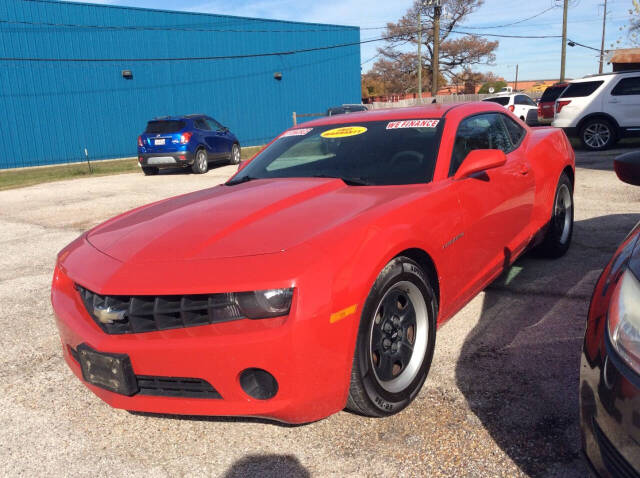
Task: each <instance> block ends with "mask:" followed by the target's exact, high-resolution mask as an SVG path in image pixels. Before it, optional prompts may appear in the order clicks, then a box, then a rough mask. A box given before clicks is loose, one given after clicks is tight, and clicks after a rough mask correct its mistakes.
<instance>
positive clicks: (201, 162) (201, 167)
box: [191, 148, 209, 174]
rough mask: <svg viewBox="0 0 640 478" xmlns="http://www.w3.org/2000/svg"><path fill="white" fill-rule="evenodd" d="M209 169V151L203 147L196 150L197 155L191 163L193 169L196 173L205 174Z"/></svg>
mask: <svg viewBox="0 0 640 478" xmlns="http://www.w3.org/2000/svg"><path fill="white" fill-rule="evenodd" d="M208 169H209V160H208V158H207V152H206V150H204V149H203V148H200V149H198V150H197V151H196V157H195V158H194V160H193V165H191V170H192V171H193V172H194V173H196V174H204V173H206V172H207V170H208Z"/></svg>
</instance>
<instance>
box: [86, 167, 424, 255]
mask: <svg viewBox="0 0 640 478" xmlns="http://www.w3.org/2000/svg"><path fill="white" fill-rule="evenodd" d="M406 189H407V188H406V186H405V187H404V190H406ZM408 189H412V188H408ZM402 191H403V188H400V187H393V186H392V187H389V186H374V187H361V186H347V185H345V184H344V182H342V181H341V180H339V179H321V178H291V179H261V180H253V181H250V182H247V183H243V184H239V185H235V186H225V185H220V186H216V187H214V188H211V189H206V190H203V191H197V192H194V193H190V194H186V195H183V196H178V197H175V198H172V199H168V200H165V201H162V202H159V203H155V204H151V205H149V206H145V207H142V208H139V209H136V210H133V211H130V212H128V213H125V214H123V215H121V216H118V217H116V218H114V219H112V220H110V221H107V222H106V223H104V224H102V225H100V226H97V227H96V228H94V229H93V230H91V231H90V232H89V233H88V234H87V236H86V238H87V241H88V242H89V243H90V244H91V245H93V247H95V248H96V249H98V250H99V251H101V252H103V253H104V254H107V255H109V256H110V257H112V258H114V259H116V260H118V261H122V262H134V263H148V262H159V261H160V262H163V261H176V260H198V259H215V258H226V257H239V256H250V255H258V254H269V253H276V252H283V251H285V250H287V249H289V248H292V247H294V246H296V245H298V244H300V243H303V242H305V241H307V240H309V239H310V238H312V237H313V236H315V235H317V234H319V233H322V232H325V231H327V230H329V229H331V228H332V227H335V226H337V225H339V224H342V223H344V222H346V221H349V220H351V219H353V218H354V217H355V216H357V215H359V214H361V213H362V212H363V211H366V210H368V209H371V208H374V207H376V206H380V205H388V204H389V203H390V202H392V201H393V199H394V197H397V196H398V195H400V194H402ZM405 194H406V193H405Z"/></svg>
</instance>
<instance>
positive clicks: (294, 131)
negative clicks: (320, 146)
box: [280, 128, 313, 138]
mask: <svg viewBox="0 0 640 478" xmlns="http://www.w3.org/2000/svg"><path fill="white" fill-rule="evenodd" d="M312 130H313V128H298V129H292V130H289V131H285V132H284V133H282V135H280V137H281V138H287V137H289V136H304V135H305V134H308V133H309V131H312Z"/></svg>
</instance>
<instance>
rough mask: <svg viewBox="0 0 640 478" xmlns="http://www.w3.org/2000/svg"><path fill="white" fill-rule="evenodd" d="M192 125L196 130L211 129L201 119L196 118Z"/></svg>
mask: <svg viewBox="0 0 640 478" xmlns="http://www.w3.org/2000/svg"><path fill="white" fill-rule="evenodd" d="M193 124H194V125H195V127H196V128H198V129H201V130H202V131H211V128H210V127H209V125H208V124H207V122H206V121H205V120H204V119H202V118H198V119H197V120H195V121H194V122H193Z"/></svg>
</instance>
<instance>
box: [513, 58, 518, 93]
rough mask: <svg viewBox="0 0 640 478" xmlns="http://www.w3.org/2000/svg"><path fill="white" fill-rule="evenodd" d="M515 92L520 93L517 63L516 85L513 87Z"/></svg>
mask: <svg viewBox="0 0 640 478" xmlns="http://www.w3.org/2000/svg"><path fill="white" fill-rule="evenodd" d="M513 91H514V93H515V92H516V91H518V64H517V63H516V84H515V85H513Z"/></svg>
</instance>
